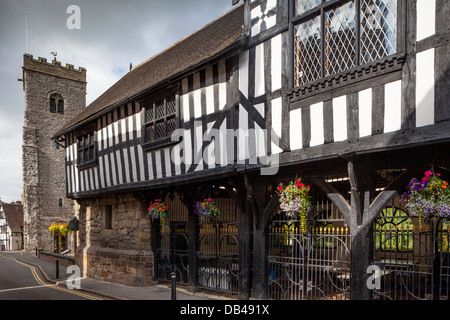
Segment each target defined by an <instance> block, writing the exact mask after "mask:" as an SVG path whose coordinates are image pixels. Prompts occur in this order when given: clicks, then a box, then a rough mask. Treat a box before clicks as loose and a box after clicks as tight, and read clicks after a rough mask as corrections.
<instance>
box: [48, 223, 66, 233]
mask: <svg viewBox="0 0 450 320" xmlns="http://www.w3.org/2000/svg"><path fill="white" fill-rule="evenodd" d="M48 230H50V231H51V232H53V233H54V234H61V235H63V236H67V234H69V233H70V232H72V231H71V230H70V229H69V228H68V224H67V223H59V222H57V223H54V224H52V225H51V226H50V227H48Z"/></svg>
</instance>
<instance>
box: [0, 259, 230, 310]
mask: <svg viewBox="0 0 450 320" xmlns="http://www.w3.org/2000/svg"><path fill="white" fill-rule="evenodd" d="M0 254H2V255H5V256H8V257H12V258H15V259H17V260H19V261H21V262H23V263H26V264H29V265H32V266H34V267H37V268H38V269H39V270H40V272H41V273H42V276H43V277H44V278H45V279H42V280H45V281H46V282H49V283H54V284H58V285H60V286H64V287H67V283H66V282H67V279H68V278H69V277H70V276H72V275H73V272H72V273H67V267H65V266H59V278H56V263H54V262H51V261H47V260H43V259H39V258H38V257H37V256H36V255H34V254H25V253H23V252H21V251H3V252H1V253H0ZM71 283H72V282H71ZM79 290H80V291H84V292H87V293H91V294H96V295H99V296H101V297H103V298H105V299H108V300H171V297H172V291H171V288H170V287H168V286H165V285H154V286H149V287H130V286H126V285H122V284H115V283H109V282H104V281H99V280H95V279H91V278H81V279H80V289H79ZM176 300H210V301H214V300H215V301H217V300H227V298H222V297H218V296H214V295H208V294H204V293H198V292H196V293H191V292H189V291H187V290H186V289H184V288H177V290H176Z"/></svg>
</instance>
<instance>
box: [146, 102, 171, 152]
mask: <svg viewBox="0 0 450 320" xmlns="http://www.w3.org/2000/svg"><path fill="white" fill-rule="evenodd" d="M144 111H145V113H144V125H143V129H144V130H143V132H144V142H143V147H144V149H146V150H149V149H156V148H159V147H163V146H166V145H168V144H170V143H172V142H173V141H172V133H173V132H174V131H175V130H176V129H177V128H178V125H177V123H178V118H177V95H175V94H168V95H164V96H159V97H158V98H155V99H151V100H150V101H148V102H146V103H145V104H144Z"/></svg>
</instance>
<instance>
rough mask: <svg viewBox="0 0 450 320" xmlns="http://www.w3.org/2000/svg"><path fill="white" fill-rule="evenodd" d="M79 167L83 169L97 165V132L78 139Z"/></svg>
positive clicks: (85, 134)
mask: <svg viewBox="0 0 450 320" xmlns="http://www.w3.org/2000/svg"><path fill="white" fill-rule="evenodd" d="M77 150H78V162H77V163H78V166H79V168H80V167H81V168H82V169H84V168H87V167H89V166H91V165H95V164H96V148H95V132H94V131H91V132H89V133H84V134H82V135H80V136H78V138H77Z"/></svg>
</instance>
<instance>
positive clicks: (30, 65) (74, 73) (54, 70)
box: [23, 54, 86, 82]
mask: <svg viewBox="0 0 450 320" xmlns="http://www.w3.org/2000/svg"><path fill="white" fill-rule="evenodd" d="M23 68H24V70H28V71H37V72H41V73H45V74H49V75H53V76H57V77H61V78H66V79H69V80H74V81H81V82H86V69H85V68H82V67H79V68H78V69H75V68H74V66H73V65H71V64H66V66H65V67H64V66H62V65H61V62H60V61H56V60H52V61H51V62H47V59H46V58H42V57H38V59H34V58H33V56H32V55H30V54H25V55H24V56H23Z"/></svg>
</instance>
